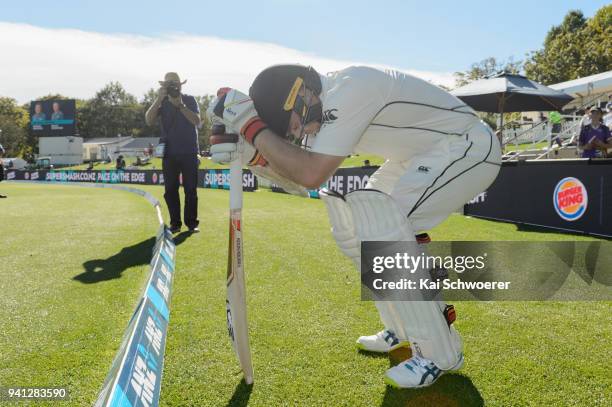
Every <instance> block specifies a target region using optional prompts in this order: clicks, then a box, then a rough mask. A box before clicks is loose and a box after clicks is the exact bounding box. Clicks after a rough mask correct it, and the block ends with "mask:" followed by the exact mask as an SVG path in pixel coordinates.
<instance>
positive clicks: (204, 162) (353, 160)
mask: <svg viewBox="0 0 612 407" xmlns="http://www.w3.org/2000/svg"><path fill="white" fill-rule="evenodd" d="M365 160H370V165H381V164H382V163H383V162H384V160H383V159H382V158H381V157H378V156H375V155H371V154H360V155H352V156H350V157H347V158H346V159H345V160H344V162H343V163H342V165H341V166H342V167H361V166H362V165H363V162H364V161H365ZM135 162H136V159H134V158H128V159H126V164H127V165H128V166H131V165H134V163H135ZM87 167H88V164H82V165H75V166H71V167H64V168H61V167H60V168H58V169H66V170H86V169H87ZM134 168H137V169H142V170H155V169H157V170H160V169H161V168H162V160H161V158H151V161H150V162H149V163H148V164H147V165H142V166H139V167H134ZM200 168H201V169H205V168H208V169H216V168H228V166H227V165H221V164H217V163H216V162H214V161H212V160H211V159H210V158H208V157H203V158H201V159H200ZM114 169H115V163H109V164H106V163H97V164H96V165H95V166H94V170H114Z"/></svg>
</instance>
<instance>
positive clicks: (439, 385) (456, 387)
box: [381, 348, 484, 407]
mask: <svg viewBox="0 0 612 407" xmlns="http://www.w3.org/2000/svg"><path fill="white" fill-rule="evenodd" d="M411 357H412V351H411V350H410V348H400V349H397V350H394V351H393V352H391V353H390V354H389V366H390V367H392V366H395V365H397V364H399V363H400V362H403V361H405V360H406V359H410V358H411ZM381 406H383V407H391V406H402V407H427V406H432V407H433V406H435V407H463V406H484V400H483V399H482V396H481V395H480V392H479V391H478V389H477V388H476V386H474V384H473V383H472V380H470V378H469V377H466V376H463V375H462V374H458V373H447V374H445V375H443V376H442V377H440V378H439V379H438V381H436V382H435V383H434V384H433V385H431V386H430V387H424V388H422V389H401V390H400V389H394V388H393V387H390V386H387V388H386V391H385V396H384V398H383V401H382V404H381Z"/></svg>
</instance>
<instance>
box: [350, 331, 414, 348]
mask: <svg viewBox="0 0 612 407" xmlns="http://www.w3.org/2000/svg"><path fill="white" fill-rule="evenodd" d="M408 346H410V342H408V341H400V340H399V339H398V338H397V336H396V335H395V333H394V332H393V331H390V330H388V329H385V330H382V331H380V332H379V333H377V334H376V335H369V336H360V337H359V339H357V348H359V349H361V350H365V351H368V352H378V353H387V352H391V351H393V350H395V349H398V348H403V347H408Z"/></svg>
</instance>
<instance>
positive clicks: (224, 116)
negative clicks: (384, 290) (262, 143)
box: [207, 88, 268, 144]
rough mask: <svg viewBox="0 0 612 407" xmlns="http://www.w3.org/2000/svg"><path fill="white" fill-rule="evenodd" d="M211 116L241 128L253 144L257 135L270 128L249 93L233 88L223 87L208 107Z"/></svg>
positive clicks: (233, 127) (233, 126) (228, 124)
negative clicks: (260, 115) (258, 113)
mask: <svg viewBox="0 0 612 407" xmlns="http://www.w3.org/2000/svg"><path fill="white" fill-rule="evenodd" d="M207 114H208V116H209V117H210V118H213V117H216V118H219V119H221V120H222V121H223V123H225V125H226V126H228V127H229V128H232V129H239V131H240V134H242V135H243V136H244V138H245V140H246V141H248V142H249V144H253V142H254V141H255V137H257V136H258V135H259V133H261V132H262V130H265V129H267V128H268V126H267V125H266V124H265V123H264V122H263V121H262V120H261V119H260V118H259V116H258V115H257V110H255V105H254V104H253V101H252V100H251V98H250V97H249V96H248V95H245V94H244V93H242V92H240V91H238V90H236V89H231V88H221V89H219V90H218V91H217V97H216V98H215V99H214V100H213V101H212V102H211V103H210V106H209V108H208V109H207Z"/></svg>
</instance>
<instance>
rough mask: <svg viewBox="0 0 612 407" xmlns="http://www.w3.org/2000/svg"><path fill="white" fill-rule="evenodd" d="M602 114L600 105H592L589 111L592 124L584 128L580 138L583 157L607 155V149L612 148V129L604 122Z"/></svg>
mask: <svg viewBox="0 0 612 407" xmlns="http://www.w3.org/2000/svg"><path fill="white" fill-rule="evenodd" d="M602 114H603V112H602V110H601V109H600V108H599V107H592V108H591V110H590V112H589V115H590V124H587V125H586V126H584V127H583V128H582V131H581V132H580V137H579V138H578V145H579V146H580V148H581V149H582V158H597V157H605V156H606V155H607V149H608V148H612V136H611V135H610V129H609V128H608V126H606V125H604V124H603V123H602V120H601V118H602Z"/></svg>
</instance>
